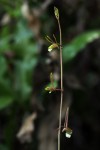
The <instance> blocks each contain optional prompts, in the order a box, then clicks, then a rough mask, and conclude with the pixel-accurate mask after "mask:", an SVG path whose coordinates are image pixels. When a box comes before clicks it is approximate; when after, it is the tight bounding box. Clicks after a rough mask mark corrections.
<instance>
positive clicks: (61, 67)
mask: <svg viewBox="0 0 100 150" xmlns="http://www.w3.org/2000/svg"><path fill="white" fill-rule="evenodd" d="M57 21H58V26H59V33H60V46H59V48H60V71H61V89H62V90H61V99H60V114H59V130H58V150H60V137H61V135H60V130H61V116H62V102H63V60H62V31H61V25H60V21H59V19H58V20H57Z"/></svg>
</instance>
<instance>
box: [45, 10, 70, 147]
mask: <svg viewBox="0 0 100 150" xmlns="http://www.w3.org/2000/svg"><path fill="white" fill-rule="evenodd" d="M54 14H55V17H56V19H57V22H58V26H59V34H60V42H57V40H56V37H55V35H54V34H53V38H54V40H53V39H51V38H50V37H49V36H46V40H47V41H48V42H49V43H50V44H51V45H50V46H49V47H48V51H49V52H51V51H52V50H54V49H58V50H59V51H60V76H61V84H60V86H61V87H60V88H56V87H55V86H54V78H53V73H50V86H47V87H46V88H45V90H46V91H49V93H52V92H54V91H60V92H61V98H60V113H59V130H58V150H60V137H61V132H60V131H61V127H62V126H61V116H62V102H63V91H64V89H63V58H62V31H61V25H60V19H59V10H58V8H56V7H54ZM68 112H69V107H67V110H66V115H65V123H64V126H63V129H62V132H65V136H66V137H67V138H70V137H71V135H72V130H71V129H70V128H68Z"/></svg>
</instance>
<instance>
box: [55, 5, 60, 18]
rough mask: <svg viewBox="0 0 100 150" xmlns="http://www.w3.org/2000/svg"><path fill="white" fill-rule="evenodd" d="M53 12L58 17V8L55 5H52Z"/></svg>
mask: <svg viewBox="0 0 100 150" xmlns="http://www.w3.org/2000/svg"><path fill="white" fill-rule="evenodd" d="M54 14H55V17H56V19H59V10H58V8H56V7H54Z"/></svg>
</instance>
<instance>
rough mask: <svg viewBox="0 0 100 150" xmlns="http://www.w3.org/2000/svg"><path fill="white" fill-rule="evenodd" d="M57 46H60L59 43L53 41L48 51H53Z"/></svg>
mask: <svg viewBox="0 0 100 150" xmlns="http://www.w3.org/2000/svg"><path fill="white" fill-rule="evenodd" d="M55 48H59V47H58V44H56V43H53V44H52V45H50V46H49V47H48V51H49V52H51V51H52V50H53V49H55Z"/></svg>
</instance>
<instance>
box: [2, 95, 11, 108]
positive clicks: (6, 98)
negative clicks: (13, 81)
mask: <svg viewBox="0 0 100 150" xmlns="http://www.w3.org/2000/svg"><path fill="white" fill-rule="evenodd" d="M12 102H13V97H12V96H2V97H0V110H1V109H4V108H6V107H8V106H9V105H10V104H12Z"/></svg>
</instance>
